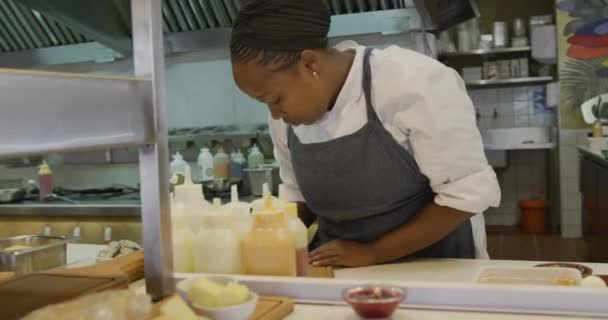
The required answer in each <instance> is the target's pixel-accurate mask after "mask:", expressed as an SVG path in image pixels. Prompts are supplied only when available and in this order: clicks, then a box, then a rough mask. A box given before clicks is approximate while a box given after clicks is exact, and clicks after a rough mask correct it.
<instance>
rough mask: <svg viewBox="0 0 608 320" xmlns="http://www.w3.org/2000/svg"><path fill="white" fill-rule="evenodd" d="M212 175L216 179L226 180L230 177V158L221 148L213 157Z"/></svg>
mask: <svg viewBox="0 0 608 320" xmlns="http://www.w3.org/2000/svg"><path fill="white" fill-rule="evenodd" d="M213 174H214V175H215V178H216V179H228V177H229V176H230V158H228V155H227V154H226V152H224V149H223V148H222V147H220V148H219V150H218V151H217V153H216V154H215V156H214V157H213Z"/></svg>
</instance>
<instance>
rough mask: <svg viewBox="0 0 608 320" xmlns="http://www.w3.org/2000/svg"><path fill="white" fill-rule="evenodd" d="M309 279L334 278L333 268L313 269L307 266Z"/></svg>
mask: <svg viewBox="0 0 608 320" xmlns="http://www.w3.org/2000/svg"><path fill="white" fill-rule="evenodd" d="M308 277H309V278H334V277H335V274H334V268H332V267H313V266H310V265H309V266H308Z"/></svg>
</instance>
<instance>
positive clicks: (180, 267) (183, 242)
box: [171, 202, 194, 273]
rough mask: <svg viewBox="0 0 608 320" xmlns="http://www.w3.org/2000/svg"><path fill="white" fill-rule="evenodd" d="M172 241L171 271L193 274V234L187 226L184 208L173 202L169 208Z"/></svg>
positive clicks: (182, 205)
mask: <svg viewBox="0 0 608 320" xmlns="http://www.w3.org/2000/svg"><path fill="white" fill-rule="evenodd" d="M171 227H172V230H173V232H172V238H173V239H172V240H173V269H174V271H175V272H185V273H192V272H194V233H193V232H192V229H191V228H190V226H189V225H188V219H187V214H186V207H185V206H184V204H183V203H182V202H175V203H173V205H172V208H171Z"/></svg>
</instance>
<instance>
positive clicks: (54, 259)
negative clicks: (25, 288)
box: [0, 235, 71, 275]
mask: <svg viewBox="0 0 608 320" xmlns="http://www.w3.org/2000/svg"><path fill="white" fill-rule="evenodd" d="M70 240H71V238H70V237H53V236H41V235H26V236H17V237H11V238H6V239H0V271H12V272H15V273H16V274H17V275H24V274H28V273H32V272H37V271H43V270H48V269H52V268H57V267H60V266H63V265H65V264H66V259H67V254H66V250H67V243H68V242H69V241H70ZM17 245H19V246H28V247H30V248H28V249H23V250H15V251H4V250H5V249H6V248H9V247H12V246H17Z"/></svg>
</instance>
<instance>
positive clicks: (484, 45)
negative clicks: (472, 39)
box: [479, 34, 494, 50]
mask: <svg viewBox="0 0 608 320" xmlns="http://www.w3.org/2000/svg"><path fill="white" fill-rule="evenodd" d="M493 45H494V36H493V35H491V34H482V35H481V37H480V39H479V49H481V50H490V49H492V46H493Z"/></svg>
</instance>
